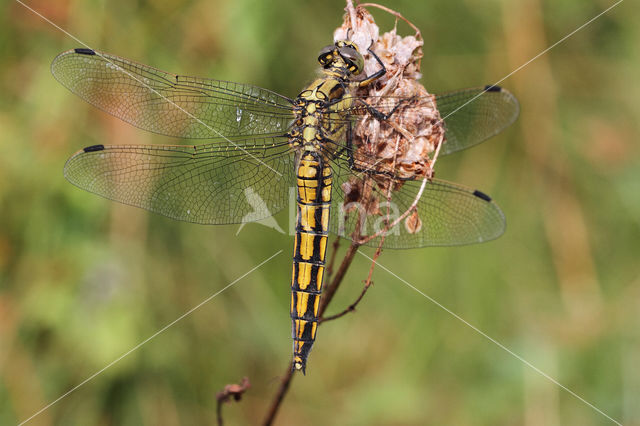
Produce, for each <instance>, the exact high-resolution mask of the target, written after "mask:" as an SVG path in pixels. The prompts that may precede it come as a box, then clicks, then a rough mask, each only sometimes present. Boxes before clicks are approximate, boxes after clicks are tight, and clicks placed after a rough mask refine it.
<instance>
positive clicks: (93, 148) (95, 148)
mask: <svg viewBox="0 0 640 426" xmlns="http://www.w3.org/2000/svg"><path fill="white" fill-rule="evenodd" d="M103 150H104V145H91V146H88V147H86V148H83V149H82V151H83V152H96V151H103Z"/></svg>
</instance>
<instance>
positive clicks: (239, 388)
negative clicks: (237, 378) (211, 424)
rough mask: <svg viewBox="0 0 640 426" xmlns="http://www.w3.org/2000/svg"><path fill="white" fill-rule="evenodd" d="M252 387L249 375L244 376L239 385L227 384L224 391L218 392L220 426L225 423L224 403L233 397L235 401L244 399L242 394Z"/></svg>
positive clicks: (217, 412)
mask: <svg viewBox="0 0 640 426" xmlns="http://www.w3.org/2000/svg"><path fill="white" fill-rule="evenodd" d="M250 387H251V383H249V379H248V378H247V377H243V378H242V381H241V382H240V384H239V385H236V384H231V385H226V386H225V387H224V389H223V390H222V391H220V392H218V393H217V394H216V400H217V401H218V404H217V407H216V414H217V418H218V426H222V424H223V421H222V404H223V403H225V402H229V401H230V400H231V398H233V400H234V401H240V400H241V399H242V394H243V393H245V392H246V391H247V389H249V388H250Z"/></svg>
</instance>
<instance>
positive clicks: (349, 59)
mask: <svg viewBox="0 0 640 426" xmlns="http://www.w3.org/2000/svg"><path fill="white" fill-rule="evenodd" d="M338 52H340V56H342V58H343V59H344V60H345V62H346V63H347V65H348V66H349V71H350V72H351V73H352V74H354V75H357V74H360V73H361V72H362V69H363V68H364V59H363V58H362V55H361V54H360V52H358V51H357V50H356V49H355V48H353V47H351V46H344V47H341V48H339V49H338Z"/></svg>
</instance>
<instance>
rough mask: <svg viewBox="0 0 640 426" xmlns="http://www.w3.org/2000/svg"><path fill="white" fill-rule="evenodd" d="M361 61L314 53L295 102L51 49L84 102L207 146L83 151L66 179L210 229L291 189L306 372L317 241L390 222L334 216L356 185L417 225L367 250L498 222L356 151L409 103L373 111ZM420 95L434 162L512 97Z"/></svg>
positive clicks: (298, 346)
mask: <svg viewBox="0 0 640 426" xmlns="http://www.w3.org/2000/svg"><path fill="white" fill-rule="evenodd" d="M371 53H372V55H373V56H374V57H375V59H376V60H377V62H378V64H379V66H380V68H379V70H378V71H377V72H374V73H373V74H371V75H369V76H366V75H363V74H362V73H363V64H364V62H363V55H362V54H361V53H360V51H359V50H358V47H357V46H356V45H355V44H353V43H352V42H350V41H348V40H342V41H337V42H335V43H334V44H333V45H329V46H327V47H325V48H324V49H322V50H321V51H320V54H319V56H318V61H319V63H320V65H321V74H320V76H319V77H317V78H316V79H315V80H313V81H312V82H311V83H310V84H309V85H308V86H306V87H305V88H304V89H303V90H302V91H301V92H300V93H299V94H298V96H296V97H287V96H283V95H280V94H278V93H276V92H273V91H270V90H267V89H263V88H260V87H256V86H253V85H249V84H241V83H235V82H229V81H222V80H214V79H209V78H199V77H188V76H184V75H178V74H171V73H168V72H164V71H161V70H158V69H155V68H152V67H150V66H147V65H143V64H139V63H136V62H133V61H130V60H127V59H124V58H121V57H118V56H115V55H111V54H107V53H102V52H98V51H95V50H91V49H88V48H77V49H73V50H69V51H66V52H63V53H61V54H60V55H58V56H57V57H56V58H55V59H54V61H53V63H52V65H51V70H52V73H53V75H54V77H55V78H56V79H57V80H58V81H59V82H60V83H61V84H62V85H64V86H65V87H67V88H68V89H70V90H71V91H72V92H73V93H75V94H76V95H78V96H79V97H80V98H82V99H84V100H85V101H87V102H88V103H90V104H92V105H94V106H95V107H97V108H99V109H101V110H103V111H105V112H107V113H109V114H112V115H114V116H116V117H118V118H120V119H122V120H124V121H125V122H127V123H130V124H132V125H133V126H136V127H139V128H141V129H144V130H147V131H150V132H154V133H158V134H162V135H168V136H173V137H177V138H185V139H207V140H208V141H206V143H203V144H196V145H188V144H176V145H93V146H88V147H86V148H84V149H82V150H80V151H78V152H77V153H75V154H74V155H73V156H71V157H70V158H69V160H68V161H67V162H66V164H65V166H64V175H65V177H66V178H67V179H68V180H69V181H70V182H71V183H73V184H74V185H76V186H78V187H80V188H82V189H84V190H87V191H89V192H92V193H95V194H98V195H100V196H102V197H105V198H108V199H111V200H115V201H118V202H121V203H124V204H128V205H132V206H137V207H140V208H143V209H146V210H149V211H151V212H154V213H158V214H161V215H164V216H167V217H169V218H172V219H176V220H181V221H186V222H192V223H198V224H212V225H221V224H235V223H243V222H246V221H247V220H248V219H247V218H250V220H252V221H255V220H260V219H263V218H266V217H269V216H271V215H273V214H275V213H277V212H279V211H280V210H282V209H283V208H285V207H286V206H287V205H288V200H289V188H295V189H296V227H295V237H294V250H293V252H294V254H293V272H292V278H291V307H290V315H291V319H292V338H293V361H292V366H293V369H294V370H301V371H302V372H303V373H304V372H305V370H306V365H307V358H308V356H309V353H310V351H311V348H312V346H313V344H314V341H315V338H316V331H317V326H318V321H319V317H318V307H319V302H320V297H321V293H322V286H323V279H324V272H325V262H326V251H327V240H328V234H329V232H332V233H334V234H336V235H339V236H343V237H345V236H346V237H349V236H352V235H354V234H355V233H356V232H357V233H358V235H365V234H366V233H367V231H366V230H365V229H364V228H363V224H362V221H361V220H360V219H361V218H362V217H367V215H369V216H372V217H373V218H374V219H376V220H378V221H380V219H381V217H382V218H383V220H382V221H383V222H384V223H385V224H386V225H387V226H388V225H389V224H390V223H391V222H390V221H389V220H388V219H389V218H388V216H387V217H386V219H385V218H384V215H381V214H380V213H379V212H377V213H375V212H372V210H366V213H365V214H364V215H362V214H359V213H358V214H355V213H354V214H352V213H353V212H350V211H349V210H348V209H347V210H345V209H344V208H343V207H344V206H345V205H349V203H350V202H352V201H353V200H354V197H353V187H354V182H362V181H367V182H373V183H369V184H367V186H366V188H368V189H367V193H368V194H369V195H371V194H373V195H374V196H375V197H377V198H375V199H377V200H382V201H383V202H384V201H388V200H389V195H390V194H391V195H392V201H393V205H394V206H395V208H396V209H397V210H399V211H409V210H410V209H413V210H414V211H415V212H416V213H418V214H419V218H420V219H419V221H420V223H419V226H415V223H414V226H406V223H405V226H403V225H402V223H399V224H396V225H395V226H393V227H391V228H390V229H385V230H384V231H385V232H383V233H380V232H378V233H373V231H372V232H370V233H369V235H370V237H371V238H369V239H368V240H363V242H364V243H365V244H367V245H372V246H380V245H381V244H382V245H383V246H384V247H386V248H417V247H425V246H448V245H462V244H472V243H478V242H483V241H488V240H492V239H494V238H497V237H498V236H500V235H501V234H502V233H503V231H504V227H505V218H504V215H503V213H502V211H501V210H500V208H499V207H498V206H497V205H496V203H495V202H494V201H493V200H492V199H491V197H489V196H488V195H486V194H485V193H484V192H481V191H479V190H476V189H471V188H468V187H465V186H462V185H459V184H456V183H451V182H447V181H444V180H439V179H436V178H432V177H430V178H429V179H428V180H425V179H406V178H402V177H400V176H399V175H398V173H397V172H396V171H395V170H394V169H393V168H390V167H380V165H379V163H380V161H379V159H378V158H377V157H376V155H375V153H367V152H363V151H362V150H360V149H359V148H356V147H355V145H354V144H353V129H354V127H355V126H357V123H358V120H361V119H363V118H364V117H367V118H369V119H372V120H377V121H380V122H384V121H385V120H388V119H389V117H390V116H392V115H393V114H394V111H395V110H396V108H397V106H398V105H401V104H402V103H403V102H404V103H406V105H405V107H404V108H403V109H402V112H396V114H402V115H404V116H406V117H408V116H410V115H411V114H417V113H419V111H418V108H420V107H419V106H415V107H412V106H410V105H409V102H410V101H411V100H407V99H402V98H398V97H393V96H389V97H385V96H381V97H379V98H377V99H376V102H375V105H372V102H371V99H370V98H367V97H365V96H362V95H358V94H356V92H357V91H358V90H359V89H362V88H366V87H368V86H370V85H372V84H375V82H376V81H377V80H379V79H380V78H381V77H382V76H383V75H384V74H385V72H386V69H385V67H384V65H383V63H382V62H381V61H380V59H379V58H378V57H377V56H376V55H375V53H373V52H371ZM430 100H431V101H434V102H435V105H437V109H438V111H439V113H440V115H441V117H443V123H442V124H443V128H444V129H445V134H444V137H445V140H446V142H445V143H443V144H442V146H441V147H440V152H439V154H440V155H448V154H452V153H454V152H457V151H460V150H462V149H465V148H468V147H470V146H473V145H476V144H478V143H480V142H482V141H484V140H486V139H488V138H490V137H491V136H493V135H495V134H497V133H499V132H501V131H502V130H503V129H505V128H506V127H508V126H509V125H510V124H511V123H513V121H514V120H515V119H516V117H517V115H518V111H519V106H518V102H517V100H516V98H515V97H514V96H513V95H512V94H511V93H509V92H508V91H507V90H505V89H503V88H501V87H498V86H483V87H477V88H471V89H463V90H457V91H453V92H449V93H445V94H442V95H435V97H434V98H433V99H430ZM416 105H419V103H418V104H416ZM382 111H386V112H382ZM401 118H403V117H401ZM381 181H382V182H387V183H392V184H393V186H394V190H393V191H390V190H389V189H388V188H389V185H386V187H387V190H385V185H384V184H381ZM356 186H357V185H356ZM361 189H362V187H360V190H361ZM356 192H357V191H356ZM356 198H357V197H356ZM371 199H373V198H369V200H371ZM332 205H334V206H336V205H337V206H340V207H341V208H340V209H339V211H338V214H331V207H332ZM334 213H335V212H334ZM356 213H357V209H356Z"/></svg>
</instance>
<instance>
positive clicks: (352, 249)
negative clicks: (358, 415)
mask: <svg viewBox="0 0 640 426" xmlns="http://www.w3.org/2000/svg"><path fill="white" fill-rule="evenodd" d="M334 246H336V244H335V243H334ZM358 247H360V245H359V244H357V243H355V242H352V243H351V244H350V245H349V248H348V249H347V253H346V254H345V256H344V259H342V263H341V264H340V268H338V271H337V272H336V276H335V277H334V278H333V280H332V281H331V284H329V285H328V286H327V289H326V290H325V293H324V294H323V295H322V299H320V307H319V309H318V316H319V317H322V313H323V312H324V311H325V309H327V306H328V305H329V302H331V299H332V298H333V296H334V295H335V293H336V290H337V289H338V287H339V286H340V283H341V282H342V279H343V278H344V276H345V274H346V273H347V269H349V266H350V265H351V262H352V261H353V258H354V257H355V254H356V252H357V251H358ZM293 373H294V371H293V365H292V364H291V362H289V366H288V367H287V371H286V372H285V374H284V376H283V377H282V380H281V382H280V387H279V388H278V393H277V394H276V396H275V397H274V399H273V402H272V403H271V407H269V411H268V412H267V416H266V417H265V420H264V422H263V423H262V424H263V425H265V426H268V425H272V424H273V421H274V419H275V417H276V414H278V409H279V408H280V405H282V401H283V400H284V397H285V395H286V394H287V391H288V390H289V386H290V384H291V380H292V379H293Z"/></svg>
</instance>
